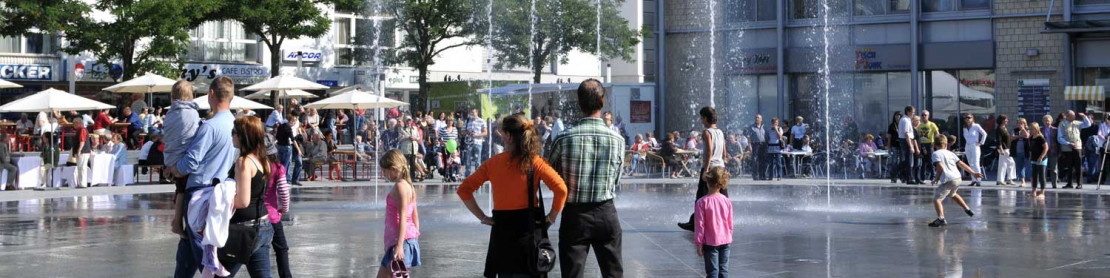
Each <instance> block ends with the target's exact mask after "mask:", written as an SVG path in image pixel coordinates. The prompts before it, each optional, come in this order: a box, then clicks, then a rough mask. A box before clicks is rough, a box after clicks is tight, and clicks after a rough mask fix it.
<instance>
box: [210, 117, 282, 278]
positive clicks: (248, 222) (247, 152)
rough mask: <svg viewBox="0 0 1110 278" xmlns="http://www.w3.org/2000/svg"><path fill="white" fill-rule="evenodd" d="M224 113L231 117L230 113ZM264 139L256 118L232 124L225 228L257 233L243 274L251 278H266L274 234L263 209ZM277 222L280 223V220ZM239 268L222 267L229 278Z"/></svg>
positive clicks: (266, 183) (267, 174) (267, 169)
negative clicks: (231, 190)
mask: <svg viewBox="0 0 1110 278" xmlns="http://www.w3.org/2000/svg"><path fill="white" fill-rule="evenodd" d="M227 113H228V114H231V112H230V111H229V112H227ZM198 136H199V135H198ZM265 138H266V131H265V130H264V129H263V127H262V120H260V119H258V118H256V117H241V118H237V119H235V120H234V122H233V129H232V132H231V140H232V144H233V145H235V147H236V148H237V149H238V154H239V155H238V157H236V158H235V164H234V170H235V173H234V174H235V181H236V183H235V199H234V200H235V201H234V204H233V205H234V207H235V212H234V213H233V214H232V215H231V219H230V220H229V223H228V224H229V225H230V226H246V227H254V228H255V229H256V231H258V234H257V236H258V237H256V238H255V242H254V247H253V248H254V249H252V252H251V254H250V259H249V262H247V263H246V265H247V272H248V273H249V274H250V276H251V277H252V278H254V277H262V278H269V277H270V273H271V270H270V247H271V244H272V243H273V241H274V232H275V230H274V226H273V225H272V224H271V218H270V214H269V210H268V209H267V208H266V198H265V197H266V194H268V193H269V192H268V191H267V190H268V188H269V187H270V178H271V177H272V176H273V173H272V172H271V169H273V168H271V164H272V161H270V159H269V155H267V153H268V150H267V148H266V139H265ZM286 188H288V186H287V187H286ZM285 193H288V192H285ZM279 194H280V193H279ZM278 219H281V218H280V216H278ZM228 230H229V231H230V230H231V229H230V228H229V229H228ZM284 235H285V234H284V232H283V233H282V238H281V243H282V244H284V243H285V237H284ZM229 239H230V237H229ZM229 241H230V240H229ZM229 244H231V243H230V242H229ZM280 252H282V251H279V254H280ZM220 263H224V262H220ZM242 266H243V264H241V263H230V264H225V265H224V267H226V268H227V270H228V272H230V273H231V275H230V277H234V276H235V274H236V273H237V272H239V268H241V267H242Z"/></svg>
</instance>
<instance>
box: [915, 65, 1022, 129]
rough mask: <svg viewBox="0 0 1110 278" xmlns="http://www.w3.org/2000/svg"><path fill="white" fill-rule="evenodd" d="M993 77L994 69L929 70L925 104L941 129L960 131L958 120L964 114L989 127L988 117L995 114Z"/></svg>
mask: <svg viewBox="0 0 1110 278" xmlns="http://www.w3.org/2000/svg"><path fill="white" fill-rule="evenodd" d="M994 80H995V79H994V70H959V71H955V70H950V71H931V72H928V73H927V74H926V79H925V82H929V84H927V85H928V86H927V88H929V90H928V91H927V92H926V95H927V96H929V97H930V98H929V99H928V100H927V101H928V103H927V107H931V108H932V109H931V110H930V112H932V113H933V115H932V117H933V121H934V122H936V123H937V125H938V126H939V127H940V129H941V131H942V132H943V133H945V134H959V131H960V128H961V123H960V120H959V119H960V115H962V114H964V113H971V114H972V115H973V116H974V117H975V119H976V122H978V123H980V124H983V128H988V126H987V123H989V119H991V118H994V116H995V115H996V114H995V113H996V108H995V92H994ZM1011 116H1015V115H1011Z"/></svg>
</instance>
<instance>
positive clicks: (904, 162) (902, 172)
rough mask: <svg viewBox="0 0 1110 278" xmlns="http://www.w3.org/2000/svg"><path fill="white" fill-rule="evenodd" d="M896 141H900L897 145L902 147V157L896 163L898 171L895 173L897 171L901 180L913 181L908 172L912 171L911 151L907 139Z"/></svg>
mask: <svg viewBox="0 0 1110 278" xmlns="http://www.w3.org/2000/svg"><path fill="white" fill-rule="evenodd" d="M898 142H899V143H900V144H899V145H898V147H899V148H901V149H902V151H901V156H902V157H901V160H900V161H899V163H898V172H897V173H898V177H900V178H901V179H902V182H907V183H908V182H911V181H914V180H913V177H912V176H910V172H913V152H911V151H910V143H909V140H906V139H898Z"/></svg>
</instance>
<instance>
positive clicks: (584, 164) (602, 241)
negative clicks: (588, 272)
mask: <svg viewBox="0 0 1110 278" xmlns="http://www.w3.org/2000/svg"><path fill="white" fill-rule="evenodd" d="M577 95H578V107H579V108H580V109H581V111H582V115H583V118H582V119H581V120H579V121H578V123H577V124H575V125H574V127H572V128H570V129H567V130H565V131H563V132H562V133H561V134H559V136H558V138H556V139H555V142H554V145H555V146H554V147H553V148H552V150H551V153H550V154H549V156H548V161H550V162H551V165H552V167H553V168H554V169H555V171H556V172H558V173H559V175H560V176H561V177H563V179H564V180H566V182H567V190H568V194H567V204H566V207H565V209H564V210H563V221H562V224H561V226H560V227H559V265H560V269H561V270H562V275H563V277H574V278H579V277H583V275H584V274H583V272H584V271H585V266H586V262H585V261H586V255H587V254H589V251H590V248H591V247H592V248H594V251H595V252H596V257H597V261H598V266H599V267H600V268H601V276H602V277H606V278H610V277H624V266H623V263H622V261H621V239H622V231H621V225H620V220H619V218H618V216H617V209H616V206H614V205H613V198H614V197H616V189H617V186H619V184H620V171H621V168H622V166H623V165H622V164H624V161H623V156H624V145H625V143H624V138H622V137H621V136H620V134H619V133H617V132H615V131H613V130H612V129H609V128H608V127H606V126H605V122H604V121H603V120H602V119H601V108H602V107H604V106H605V87H603V86H602V85H601V81H598V80H597V79H588V80H586V81H583V82H582V83H581V84H579V86H578V91H577Z"/></svg>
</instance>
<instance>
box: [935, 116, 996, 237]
mask: <svg viewBox="0 0 1110 278" xmlns="http://www.w3.org/2000/svg"><path fill="white" fill-rule="evenodd" d="M934 141H935V142H933V146H934V147H935V149H936V151H935V152H933V158H932V161H933V165H936V169H937V174H936V177H935V178H933V185H937V182H938V181H939V182H940V186H937V188H936V189H935V190H934V191H933V207H934V208H936V210H937V220H934V221H933V223H929V227H940V226H944V225H948V221H945V220H944V206H943V205H941V201H944V199H945V198H949V197H951V198H952V199H953V200H955V201H956V204H959V205H960V206H961V207H963V208H964V213H967V216H968V217H972V216H975V213H974V212H972V211H971V208H969V207H968V206H967V203H966V202H964V198H962V197H960V195H959V194H956V190H957V189H959V188H960V181H961V179H962V178H963V177H961V176H960V169H963V170H964V171H967V172H968V173H971V175H972V176H974V177H976V178H982V177H983V174H982V173H977V172H975V171H974V170H972V169H971V167H970V166H967V164H965V163H964V162H963V161H960V158H959V157H958V156H956V154H955V153H953V152H951V151H948V138H945V137H944V136H938V137H937V138H936V140H934ZM957 166H958V168H957Z"/></svg>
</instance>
